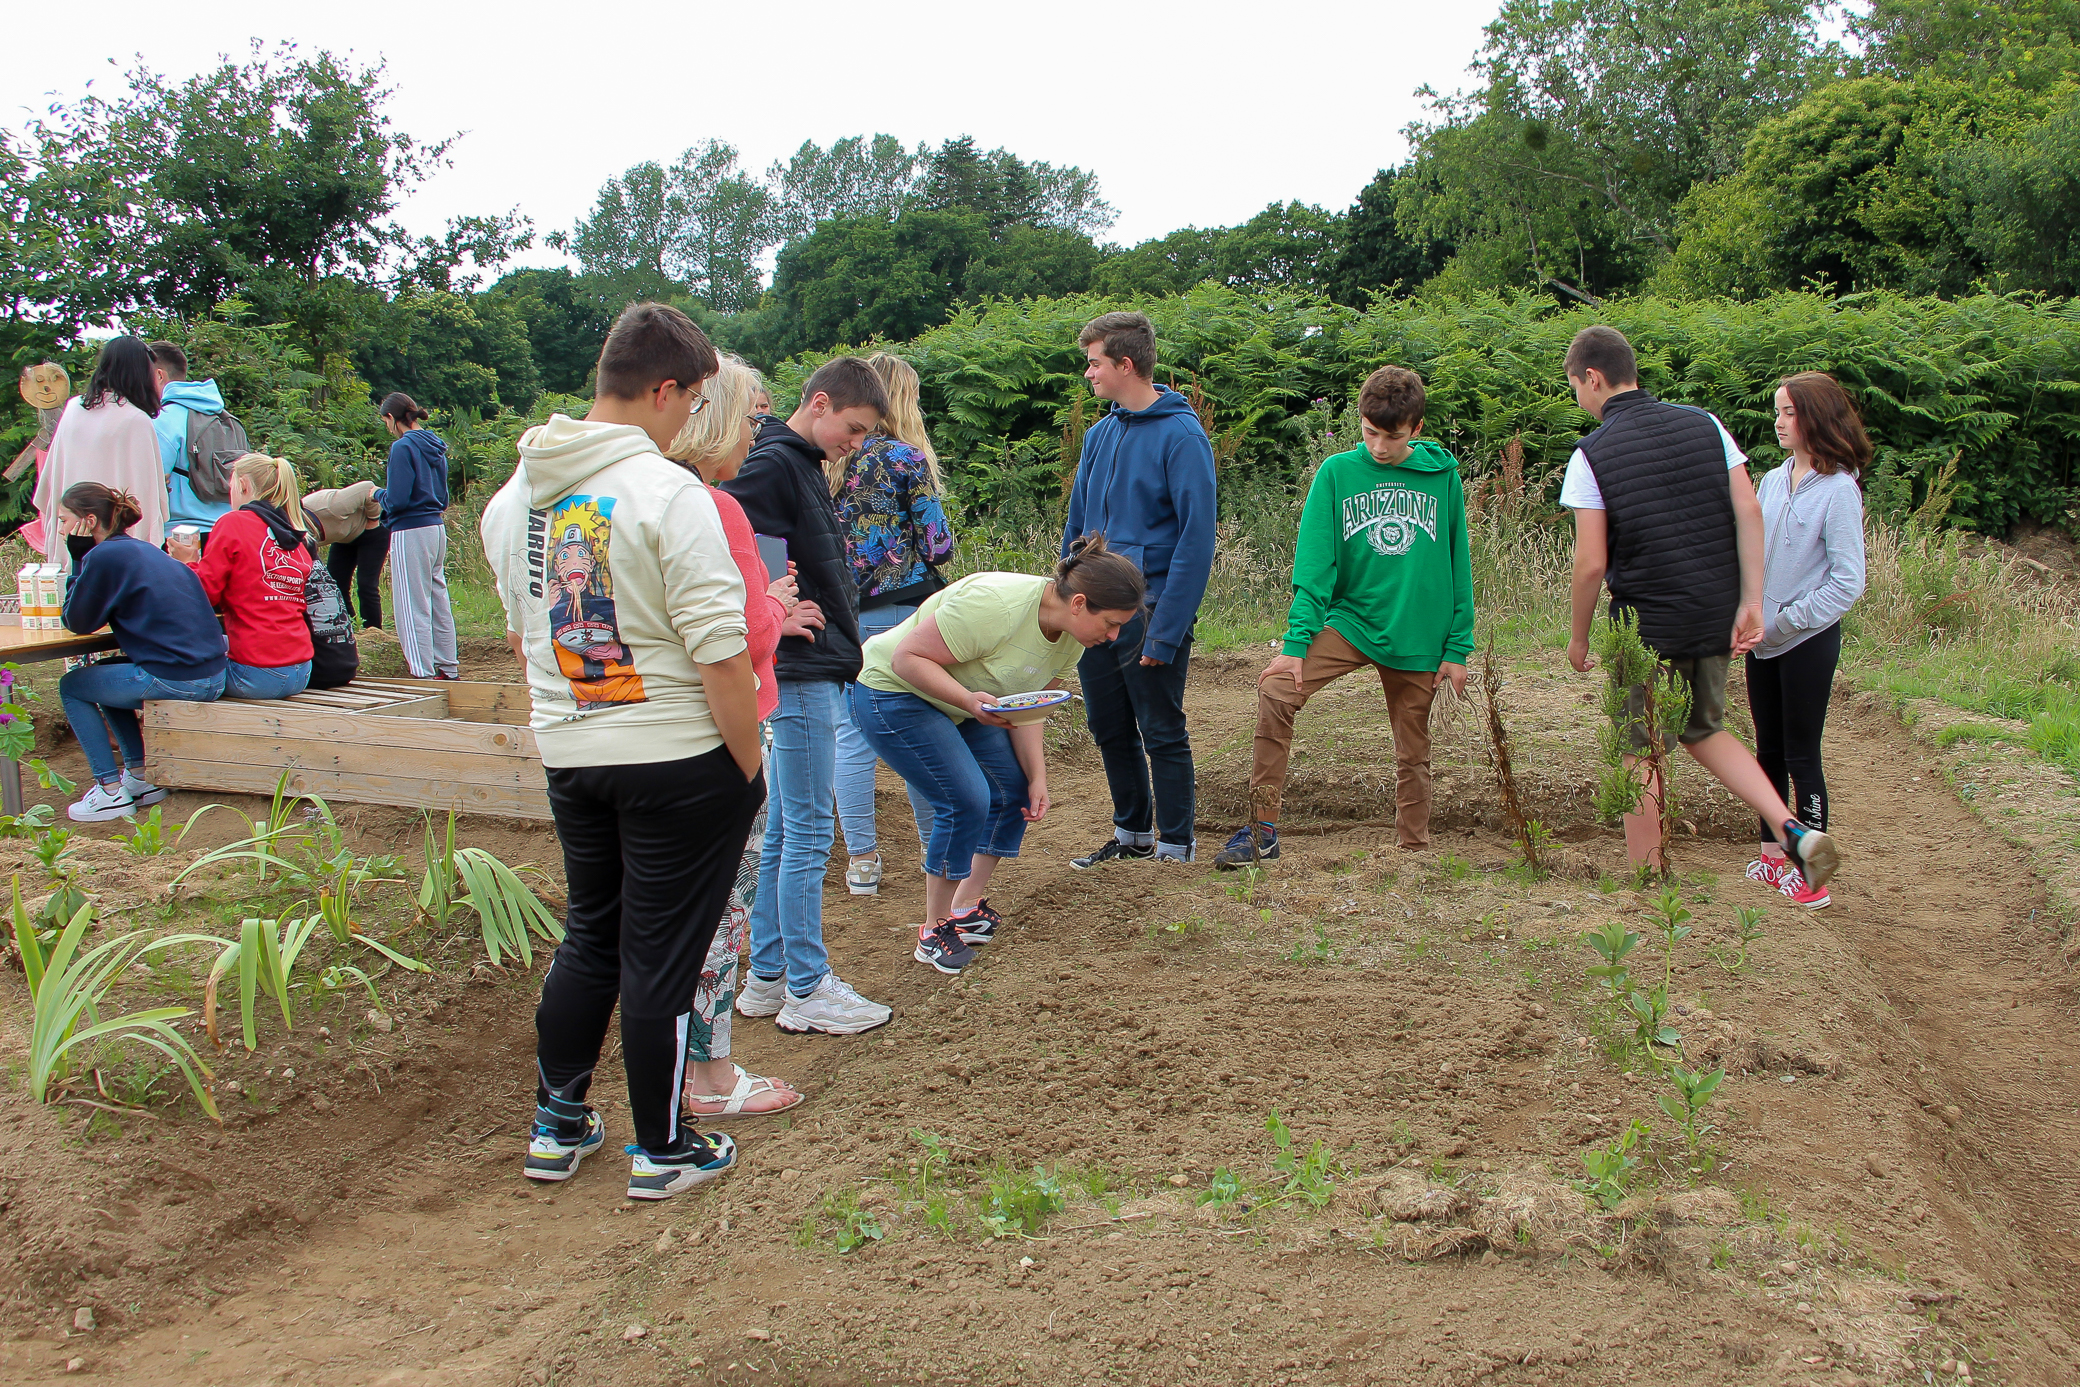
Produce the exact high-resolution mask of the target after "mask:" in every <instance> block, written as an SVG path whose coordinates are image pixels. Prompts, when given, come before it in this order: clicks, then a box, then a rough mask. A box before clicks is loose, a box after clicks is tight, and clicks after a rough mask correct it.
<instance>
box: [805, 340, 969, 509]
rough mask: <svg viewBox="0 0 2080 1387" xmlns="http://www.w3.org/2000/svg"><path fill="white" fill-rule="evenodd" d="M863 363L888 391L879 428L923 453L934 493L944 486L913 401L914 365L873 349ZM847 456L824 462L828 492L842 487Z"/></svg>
mask: <svg viewBox="0 0 2080 1387" xmlns="http://www.w3.org/2000/svg"><path fill="white" fill-rule="evenodd" d="M867 366H868V368H869V369H871V370H872V371H873V372H874V374H875V375H876V376H877V377H879V378H880V380H881V388H882V390H883V391H884V392H886V393H887V395H888V412H887V413H886V414H883V415H882V416H881V432H883V433H885V434H888V435H890V436H892V437H894V438H897V439H900V440H902V441H903V442H905V443H907V444H909V445H910V446H911V447H913V448H915V449H917V451H918V452H920V453H923V454H924V471H925V476H926V477H927V478H928V479H930V482H931V488H932V491H933V492H934V493H935V494H937V493H941V492H944V491H945V490H946V484H945V482H944V481H942V480H941V479H940V476H939V454H938V453H937V451H935V450H934V449H933V447H932V436H931V435H930V434H929V433H927V432H926V431H925V427H924V411H923V410H921V409H920V408H918V404H917V368H916V367H914V366H912V365H911V364H910V363H909V362H907V361H905V360H903V358H901V357H900V356H891V355H890V354H889V353H887V352H875V353H874V354H873V355H872V356H870V357H868V358H867ZM850 464H851V459H850V458H840V459H838V460H836V461H834V462H828V463H826V464H824V470H825V472H826V474H827V475H828V476H829V477H830V479H831V495H833V496H836V495H837V494H838V493H839V492H840V491H843V490H844V489H845V473H846V469H847V468H848V467H849V466H850Z"/></svg>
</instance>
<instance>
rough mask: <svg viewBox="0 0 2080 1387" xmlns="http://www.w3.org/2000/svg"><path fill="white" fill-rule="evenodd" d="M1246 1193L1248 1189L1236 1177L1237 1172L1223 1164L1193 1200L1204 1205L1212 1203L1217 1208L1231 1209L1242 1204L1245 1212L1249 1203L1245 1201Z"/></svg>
mask: <svg viewBox="0 0 2080 1387" xmlns="http://www.w3.org/2000/svg"><path fill="white" fill-rule="evenodd" d="M1246 1193H1248V1191H1246V1190H1245V1189H1244V1188H1243V1185H1242V1181H1240V1180H1238V1179H1236V1178H1235V1172H1234V1171H1232V1170H1229V1169H1228V1168H1227V1167H1226V1166H1222V1167H1221V1168H1220V1169H1218V1170H1216V1171H1214V1172H1213V1179H1212V1180H1211V1181H1209V1182H1208V1183H1207V1186H1206V1189H1205V1190H1204V1191H1203V1192H1202V1193H1201V1194H1200V1195H1199V1197H1198V1199H1196V1200H1195V1201H1193V1202H1194V1203H1197V1204H1200V1205H1202V1206H1203V1205H1208V1204H1210V1205H1212V1206H1213V1207H1214V1208H1216V1209H1230V1208H1233V1207H1234V1206H1236V1205H1237V1204H1241V1205H1242V1208H1243V1210H1244V1212H1247V1211H1248V1209H1249V1205H1248V1204H1246V1203H1244V1202H1243V1196H1244V1195H1245V1194H1246Z"/></svg>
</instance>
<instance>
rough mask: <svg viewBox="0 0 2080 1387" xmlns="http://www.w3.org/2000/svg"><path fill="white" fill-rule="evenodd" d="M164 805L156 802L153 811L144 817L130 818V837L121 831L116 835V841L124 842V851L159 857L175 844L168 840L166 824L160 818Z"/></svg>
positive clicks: (140, 855)
mask: <svg viewBox="0 0 2080 1387" xmlns="http://www.w3.org/2000/svg"><path fill="white" fill-rule="evenodd" d="M164 807H165V806H163V805H158V804H155V805H153V806H152V812H151V813H149V814H147V815H145V816H144V817H143V818H136V817H133V818H132V819H131V820H130V836H129V837H127V838H126V837H124V836H123V835H122V834H120V833H118V834H117V835H116V842H118V843H120V844H122V846H123V851H125V852H128V853H132V854H135V855H136V856H138V857H157V856H158V855H159V854H160V853H162V852H165V851H166V850H167V849H168V848H170V847H172V846H173V844H171V843H169V842H167V841H166V826H165V823H164V822H163V821H162V820H161V818H160V813H161V811H162V810H163V809H164Z"/></svg>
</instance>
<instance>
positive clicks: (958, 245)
mask: <svg viewBox="0 0 2080 1387" xmlns="http://www.w3.org/2000/svg"><path fill="white" fill-rule="evenodd" d="M989 239H990V238H989V228H988V226H987V224H986V223H985V222H984V220H983V219H982V217H981V216H980V215H978V214H977V213H974V212H969V211H951V212H935V211H930V210H926V209H918V210H915V211H911V212H906V213H904V214H903V215H902V216H901V217H898V218H897V219H896V220H895V221H892V222H890V221H884V220H882V219H881V218H879V217H840V218H836V219H834V220H832V221H827V222H822V223H820V224H819V225H818V226H817V228H816V230H814V231H812V232H810V233H809V235H807V236H805V237H803V238H802V239H801V240H799V241H795V242H792V243H790V244H789V245H787V246H786V247H785V248H784V249H782V250H781V252H780V257H779V260H778V262H777V264H776V266H775V268H774V271H773V289H772V293H771V294H770V295H769V296H768V301H767V304H766V307H765V309H764V310H762V313H761V315H760V316H761V318H762V319H764V322H763V323H762V335H761V337H760V339H759V340H758V341H757V342H756V344H755V346H753V350H754V351H756V352H757V354H758V355H759V356H760V357H761V358H762V359H764V360H767V361H778V360H782V359H784V358H786V357H789V356H793V355H794V354H795V353H797V352H801V351H806V350H825V349H828V348H830V347H833V346H836V345H838V344H839V343H842V342H864V341H866V340H867V339H868V338H870V337H883V338H887V339H889V340H891V341H899V342H900V341H907V340H908V339H909V338H912V337H915V336H916V335H917V334H918V333H920V332H923V331H924V330H925V329H926V328H929V327H932V326H935V325H936V324H939V323H943V322H945V321H946V320H947V318H948V317H950V316H951V315H952V313H953V310H954V308H955V306H956V305H957V304H958V303H959V302H960V298H961V293H962V290H963V287H964V285H965V283H966V280H967V275H968V267H969V265H970V263H971V262H972V261H974V260H975V258H976V257H977V255H978V254H980V253H982V252H983V250H984V249H985V247H987V246H988V245H989Z"/></svg>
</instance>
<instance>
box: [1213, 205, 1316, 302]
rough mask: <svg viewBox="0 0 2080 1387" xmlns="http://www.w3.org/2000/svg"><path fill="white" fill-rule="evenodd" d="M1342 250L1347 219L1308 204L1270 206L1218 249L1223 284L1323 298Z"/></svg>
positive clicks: (1223, 238) (1232, 231) (1230, 231)
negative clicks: (1303, 292)
mask: <svg viewBox="0 0 2080 1387" xmlns="http://www.w3.org/2000/svg"><path fill="white" fill-rule="evenodd" d="M1342 248H1343V218H1342V216H1341V215H1339V214H1337V213H1335V212H1325V211H1323V210H1322V209H1321V208H1319V207H1315V206H1313V205H1311V204H1308V203H1304V202H1289V203H1287V204H1285V205H1284V206H1283V207H1281V206H1280V205H1279V204H1277V203H1275V202H1274V203H1272V204H1271V205H1270V206H1269V207H1266V208H1265V209H1264V210H1263V211H1261V212H1259V213H1257V215H1255V216H1254V217H1251V218H1250V219H1249V220H1248V221H1246V222H1244V223H1243V224H1242V225H1240V226H1236V227H1231V228H1229V229H1228V230H1227V231H1226V232H1225V233H1224V234H1223V235H1222V236H1221V237H1220V239H1219V240H1218V241H1217V242H1216V243H1215V246H1214V256H1213V258H1214V264H1215V267H1216V270H1217V272H1218V274H1219V276H1220V278H1221V280H1222V282H1224V283H1226V284H1230V285H1234V286H1235V287H1237V288H1248V287H1252V286H1254V287H1258V288H1271V287H1278V288H1293V289H1303V290H1307V291H1309V292H1313V293H1319V292H1321V291H1322V290H1323V289H1324V288H1325V287H1326V286H1327V283H1328V274H1329V269H1330V267H1331V266H1332V265H1333V264H1334V263H1335V261H1336V258H1337V256H1338V255H1339V254H1340V253H1341V252H1342Z"/></svg>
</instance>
